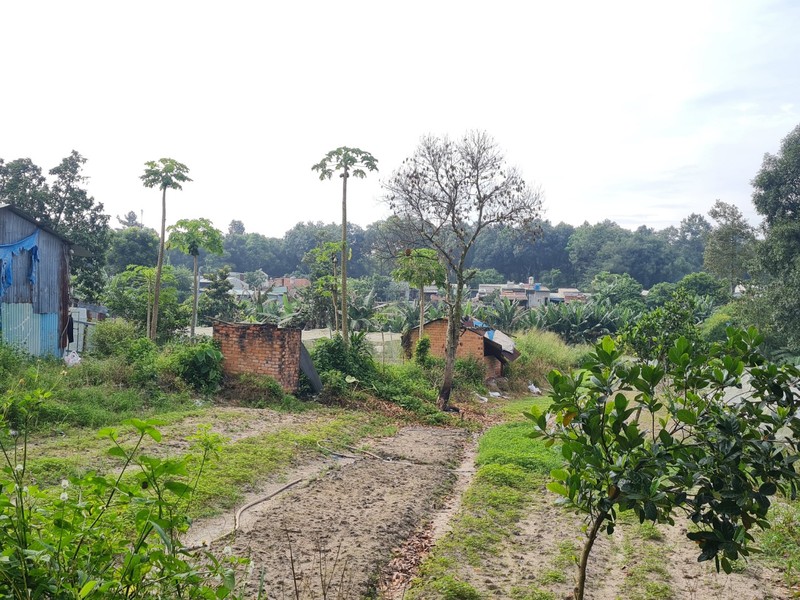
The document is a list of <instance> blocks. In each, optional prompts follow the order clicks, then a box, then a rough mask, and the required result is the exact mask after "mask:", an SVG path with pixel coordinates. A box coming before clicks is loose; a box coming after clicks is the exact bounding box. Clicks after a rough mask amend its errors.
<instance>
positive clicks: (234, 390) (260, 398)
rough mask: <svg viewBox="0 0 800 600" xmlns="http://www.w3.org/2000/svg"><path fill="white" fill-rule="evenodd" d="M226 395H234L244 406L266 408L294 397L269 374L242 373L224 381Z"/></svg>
mask: <svg viewBox="0 0 800 600" xmlns="http://www.w3.org/2000/svg"><path fill="white" fill-rule="evenodd" d="M225 393H226V395H229V396H231V395H232V396H233V397H235V398H236V399H237V400H238V401H239V402H241V403H242V404H243V405H244V406H252V407H253V408H267V407H268V406H275V405H278V406H280V405H282V404H284V403H285V402H287V403H288V402H290V401H291V400H294V398H293V397H292V396H291V395H289V394H286V393H285V392H284V391H283V387H281V384H280V383H278V382H277V381H276V380H275V378H273V377H270V376H269V375H256V374H253V373H242V374H238V375H234V376H233V377H231V378H229V379H226V381H225Z"/></svg>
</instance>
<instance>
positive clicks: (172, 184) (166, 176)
mask: <svg viewBox="0 0 800 600" xmlns="http://www.w3.org/2000/svg"><path fill="white" fill-rule="evenodd" d="M144 166H145V170H144V175H142V176H141V177H140V179H141V180H142V185H144V187H146V188H158V189H160V190H161V238H160V241H159V244H158V260H157V262H156V280H155V284H154V288H153V316H152V320H151V321H150V330H149V332H148V334H149V336H150V339H152V340H154V339H156V330H157V328H158V302H159V298H160V295H161V272H162V271H163V269H164V246H165V242H166V228H167V190H168V189H172V190H182V189H183V186H182V185H181V184H182V183H185V182H187V181H191V179H190V178H189V175H188V173H189V167H187V166H186V165H184V164H183V163H179V162H178V161H177V160H174V159H172V158H160V159H158V160H157V161H155V160H149V161H147V162H146V163H144Z"/></svg>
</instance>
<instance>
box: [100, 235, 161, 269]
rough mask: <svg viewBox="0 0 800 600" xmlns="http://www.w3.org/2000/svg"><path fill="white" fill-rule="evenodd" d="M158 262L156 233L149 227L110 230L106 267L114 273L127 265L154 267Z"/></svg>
mask: <svg viewBox="0 0 800 600" xmlns="http://www.w3.org/2000/svg"><path fill="white" fill-rule="evenodd" d="M157 262H158V234H157V233H156V231H155V229H150V228H149V227H126V228H125V229H118V230H112V231H111V247H110V248H109V251H108V259H107V262H106V268H107V269H108V272H109V274H110V275H116V274H117V273H121V272H122V271H124V270H125V269H126V267H127V266H128V265H141V266H144V267H155V266H156V263H157Z"/></svg>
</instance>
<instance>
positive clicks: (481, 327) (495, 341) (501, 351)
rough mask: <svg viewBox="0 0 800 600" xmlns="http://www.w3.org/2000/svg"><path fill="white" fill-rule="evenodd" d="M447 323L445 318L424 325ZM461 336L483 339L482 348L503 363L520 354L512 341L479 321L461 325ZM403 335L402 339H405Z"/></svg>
mask: <svg viewBox="0 0 800 600" xmlns="http://www.w3.org/2000/svg"><path fill="white" fill-rule="evenodd" d="M438 321H447V318H446V317H440V318H438V319H432V320H430V321H427V322H426V323H425V326H426V327H427V326H428V325H430V324H431V323H436V322H438ZM415 329H419V325H417V326H416V327H412V328H411V329H410V330H409V332H410V331H413V330H415ZM461 329H462V335H463V334H465V333H470V334H475V335H479V336H481V337H482V338H483V343H484V347H485V348H487V349H489V350H490V354H491V355H492V356H494V357H496V358H497V359H498V360H500V361H501V362H504V363H509V362H512V361H515V360H517V359H518V358H519V356H520V352H519V350H517V349H516V347H515V344H514V340H513V339H512V338H511V336H509V335H508V334H506V333H503V332H502V331H500V330H499V329H493V328H492V327H490V326H488V325H486V324H485V323H483V322H481V321H475V320H474V319H470V321H469V322H468V323H462V324H461ZM405 335H407V334H405ZM405 335H404V337H405Z"/></svg>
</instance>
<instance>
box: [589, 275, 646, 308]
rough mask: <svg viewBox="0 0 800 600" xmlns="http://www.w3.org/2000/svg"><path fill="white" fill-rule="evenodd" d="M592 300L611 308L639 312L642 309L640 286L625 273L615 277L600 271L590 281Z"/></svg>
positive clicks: (642, 299)
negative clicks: (615, 307) (604, 303)
mask: <svg viewBox="0 0 800 600" xmlns="http://www.w3.org/2000/svg"><path fill="white" fill-rule="evenodd" d="M590 289H591V291H592V300H593V301H595V302H607V303H608V304H609V305H611V306H617V307H620V308H629V309H631V310H633V311H641V310H642V309H643V308H644V298H642V284H641V283H639V282H638V281H636V280H635V279H634V278H633V277H631V276H630V275H628V274H627V273H623V274H621V275H617V274H616V273H609V272H608V271H601V272H600V273H598V274H597V275H595V276H594V279H592V284H591V286H590Z"/></svg>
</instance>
